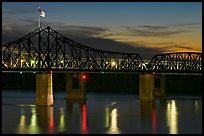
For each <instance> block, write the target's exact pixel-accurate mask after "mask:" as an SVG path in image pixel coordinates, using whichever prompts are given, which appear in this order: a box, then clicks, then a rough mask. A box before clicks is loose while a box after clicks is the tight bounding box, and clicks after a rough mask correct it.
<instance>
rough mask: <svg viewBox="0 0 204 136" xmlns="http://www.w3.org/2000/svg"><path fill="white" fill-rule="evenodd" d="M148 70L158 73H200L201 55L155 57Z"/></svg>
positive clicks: (185, 53) (183, 53)
mask: <svg viewBox="0 0 204 136" xmlns="http://www.w3.org/2000/svg"><path fill="white" fill-rule="evenodd" d="M147 67H148V70H150V71H158V72H159V71H160V72H174V71H175V72H201V71H202V53H196V52H176V53H166V54H160V55H155V56H154V57H153V58H152V59H151V61H150V62H149V64H148V66H147Z"/></svg>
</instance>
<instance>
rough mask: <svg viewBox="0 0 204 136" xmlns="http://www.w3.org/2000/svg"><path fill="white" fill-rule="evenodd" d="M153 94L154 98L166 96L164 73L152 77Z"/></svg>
mask: <svg viewBox="0 0 204 136" xmlns="http://www.w3.org/2000/svg"><path fill="white" fill-rule="evenodd" d="M154 87H155V88H154V95H155V97H156V98H158V97H164V96H166V75H165V74H162V75H158V74H155V77H154Z"/></svg>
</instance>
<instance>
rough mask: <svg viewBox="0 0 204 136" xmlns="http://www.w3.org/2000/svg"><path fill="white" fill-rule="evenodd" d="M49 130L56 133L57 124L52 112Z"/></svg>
mask: <svg viewBox="0 0 204 136" xmlns="http://www.w3.org/2000/svg"><path fill="white" fill-rule="evenodd" d="M48 132H49V133H55V124H54V116H53V114H51V116H50V122H49V127H48Z"/></svg>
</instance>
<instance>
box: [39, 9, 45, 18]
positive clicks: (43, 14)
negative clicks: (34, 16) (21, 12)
mask: <svg viewBox="0 0 204 136" xmlns="http://www.w3.org/2000/svg"><path fill="white" fill-rule="evenodd" d="M39 12H40V16H41V17H45V12H44V11H42V10H41V9H40V7H39Z"/></svg>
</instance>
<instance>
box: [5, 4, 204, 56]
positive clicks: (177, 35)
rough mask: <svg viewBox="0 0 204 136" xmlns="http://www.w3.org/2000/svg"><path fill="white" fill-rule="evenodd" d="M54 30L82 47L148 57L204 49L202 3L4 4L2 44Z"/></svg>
mask: <svg viewBox="0 0 204 136" xmlns="http://www.w3.org/2000/svg"><path fill="white" fill-rule="evenodd" d="M39 6H40V7H41V9H42V10H43V11H44V12H45V13H46V17H45V18H41V21H42V26H43V27H46V26H48V25H49V26H50V27H52V28H53V29H54V30H56V31H58V32H60V33H61V34H62V35H64V36H66V37H68V38H70V39H72V40H75V41H77V42H79V43H81V44H84V45H87V46H90V47H93V48H96V49H103V50H109V51H119V52H131V53H138V54H139V55H140V56H141V57H143V58H144V59H151V58H152V57H153V56H154V55H156V54H160V53H166V52H178V51H196V52H197V51H199V52H201V51H202V2H163V3H162V2H3V3H2V43H5V42H10V41H13V40H16V39H18V38H21V37H22V36H24V35H26V34H27V33H29V32H32V31H33V30H35V29H36V28H37V27H38V17H39V11H38V7H39Z"/></svg>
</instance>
